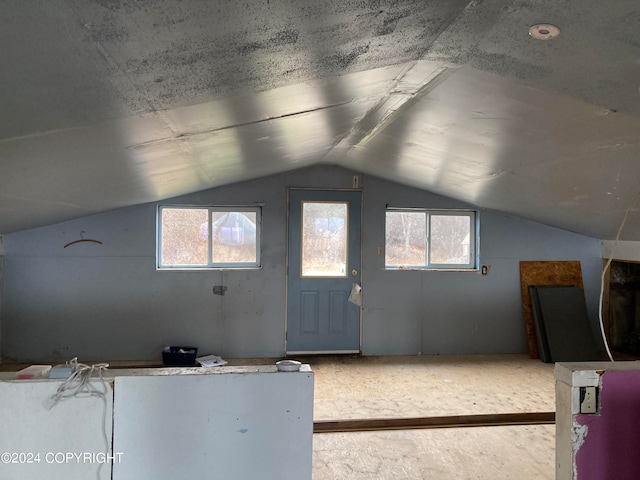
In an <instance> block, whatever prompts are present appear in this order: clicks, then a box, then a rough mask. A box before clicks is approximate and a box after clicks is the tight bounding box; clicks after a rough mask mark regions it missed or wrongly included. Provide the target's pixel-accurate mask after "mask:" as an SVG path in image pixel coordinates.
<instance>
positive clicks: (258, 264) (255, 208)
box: [156, 205, 262, 271]
mask: <svg viewBox="0 0 640 480" xmlns="http://www.w3.org/2000/svg"><path fill="white" fill-rule="evenodd" d="M167 209H178V210H195V209H201V210H206V211H207V223H208V232H207V257H208V262H207V264H199V265H192V264H180V265H164V264H162V212H163V210H167ZM215 212H253V213H255V214H256V261H255V262H214V261H213V258H212V241H213V232H212V229H213V222H212V221H211V219H212V216H213V213H215ZM260 268H262V206H261V205H158V208H157V212H156V270H159V271H171V270H190V271H202V270H248V269H260Z"/></svg>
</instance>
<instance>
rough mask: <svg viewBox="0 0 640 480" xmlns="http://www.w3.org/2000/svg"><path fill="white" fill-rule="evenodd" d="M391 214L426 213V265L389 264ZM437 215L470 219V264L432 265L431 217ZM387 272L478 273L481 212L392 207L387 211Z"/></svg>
mask: <svg viewBox="0 0 640 480" xmlns="http://www.w3.org/2000/svg"><path fill="white" fill-rule="evenodd" d="M390 212H409V213H424V214H425V216H426V218H425V224H426V226H425V247H426V251H425V263H424V265H393V264H387V258H386V250H387V214H388V213H390ZM437 215H445V216H464V217H469V226H470V234H469V263H466V264H460V263H432V262H431V231H430V230H431V228H430V227H431V217H432V216H437ZM384 224H385V237H384V241H385V258H384V268H385V270H430V271H439V270H442V271H460V272H477V271H479V268H480V267H479V265H480V252H479V245H480V212H479V211H478V210H472V209H460V208H456V209H446V208H444V209H443V208H439V209H435V208H412V207H404V208H403V207H390V206H387V208H386V209H385V221H384Z"/></svg>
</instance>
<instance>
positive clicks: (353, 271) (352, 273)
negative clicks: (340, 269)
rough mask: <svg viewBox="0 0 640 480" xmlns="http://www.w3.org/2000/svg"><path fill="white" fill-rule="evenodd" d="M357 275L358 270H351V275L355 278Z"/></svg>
mask: <svg viewBox="0 0 640 480" xmlns="http://www.w3.org/2000/svg"><path fill="white" fill-rule="evenodd" d="M357 274H358V270H356V269H355V268H354V269H353V270H351V275H353V276H354V277H355V276H356V275H357Z"/></svg>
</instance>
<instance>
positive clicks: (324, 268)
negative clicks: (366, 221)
mask: <svg viewBox="0 0 640 480" xmlns="http://www.w3.org/2000/svg"><path fill="white" fill-rule="evenodd" d="M348 211H349V210H348V204H347V203H346V202H328V203H323V202H302V252H301V256H302V257H301V262H300V264H301V269H302V272H301V274H302V276H303V277H346V276H347V271H346V270H347V225H348Z"/></svg>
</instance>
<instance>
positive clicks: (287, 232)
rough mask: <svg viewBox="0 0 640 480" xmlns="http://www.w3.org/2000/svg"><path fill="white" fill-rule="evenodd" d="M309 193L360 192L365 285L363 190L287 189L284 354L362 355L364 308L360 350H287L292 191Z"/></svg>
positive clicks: (360, 313)
mask: <svg viewBox="0 0 640 480" xmlns="http://www.w3.org/2000/svg"><path fill="white" fill-rule="evenodd" d="M292 190H296V191H308V192H318V191H320V192H358V193H360V242H359V244H360V286H362V284H363V280H362V278H363V271H362V237H363V235H362V234H363V231H362V229H363V223H364V222H363V219H364V191H363V189H362V188H323V187H287V204H286V210H287V215H286V224H287V225H286V226H287V228H286V230H285V235H286V241H285V262H284V264H285V275H284V281H285V288H284V332H283V333H284V353H285V356H288V355H323V354H336V355H341V354H344V355H353V354H354V353H355V354H358V355H362V306H360V308H359V314H358V317H359V318H358V323H359V328H358V329H359V331H360V332H359V340H358V343H359V345H358V350H337V351H334V350H323V351H313V352H306V351H289V350H288V348H287V332H288V330H289V216H290V212H291V208H290V207H291V191H292Z"/></svg>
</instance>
